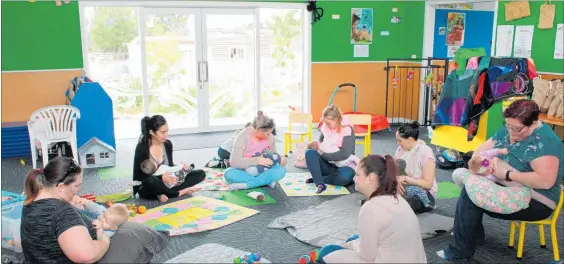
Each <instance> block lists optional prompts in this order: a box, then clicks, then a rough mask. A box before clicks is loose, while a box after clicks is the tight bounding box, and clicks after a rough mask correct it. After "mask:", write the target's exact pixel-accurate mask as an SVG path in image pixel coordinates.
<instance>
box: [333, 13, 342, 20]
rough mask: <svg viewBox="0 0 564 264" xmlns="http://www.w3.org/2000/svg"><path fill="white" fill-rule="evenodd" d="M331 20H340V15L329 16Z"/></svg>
mask: <svg viewBox="0 0 564 264" xmlns="http://www.w3.org/2000/svg"><path fill="white" fill-rule="evenodd" d="M331 18H332V19H341V15H339V14H333V15H331Z"/></svg>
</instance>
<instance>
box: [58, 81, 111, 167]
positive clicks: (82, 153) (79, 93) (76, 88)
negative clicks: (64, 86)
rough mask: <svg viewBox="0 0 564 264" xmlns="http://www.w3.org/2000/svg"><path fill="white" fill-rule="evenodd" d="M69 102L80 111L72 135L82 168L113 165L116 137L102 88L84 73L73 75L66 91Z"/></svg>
mask: <svg viewBox="0 0 564 264" xmlns="http://www.w3.org/2000/svg"><path fill="white" fill-rule="evenodd" d="M65 95H66V97H67V100H68V101H69V102H70V104H71V105H72V106H74V107H76V108H78V109H79V110H80V116H81V117H80V119H79V120H77V121H76V138H77V146H78V156H79V162H80V165H82V166H83V168H102V167H113V166H115V165H116V157H115V155H116V139H115V134H114V113H113V104H112V99H111V98H110V96H109V95H108V94H107V93H106V91H105V90H104V88H102V86H101V85H100V84H99V83H97V82H92V80H90V79H88V77H86V76H82V77H79V78H75V79H74V80H73V81H72V85H71V87H70V88H69V90H67V92H66V94H65Z"/></svg>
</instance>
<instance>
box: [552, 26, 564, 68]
mask: <svg viewBox="0 0 564 264" xmlns="http://www.w3.org/2000/svg"><path fill="white" fill-rule="evenodd" d="M554 59H555V60H561V59H564V24H558V25H556V39H555V40H554Z"/></svg>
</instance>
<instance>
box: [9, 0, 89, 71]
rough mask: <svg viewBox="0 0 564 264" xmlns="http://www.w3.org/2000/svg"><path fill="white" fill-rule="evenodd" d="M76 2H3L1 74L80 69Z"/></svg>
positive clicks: (81, 65) (78, 24)
mask: <svg viewBox="0 0 564 264" xmlns="http://www.w3.org/2000/svg"><path fill="white" fill-rule="evenodd" d="M79 21H80V19H79V14H78V2H77V1H72V2H71V3H70V4H64V5H62V6H56V5H55V1H37V2H34V3H30V2H28V1H19V2H12V1H10V2H7V1H2V71H20V70H46V69H79V68H82V67H83V64H82V45H81V39H80V22H79Z"/></svg>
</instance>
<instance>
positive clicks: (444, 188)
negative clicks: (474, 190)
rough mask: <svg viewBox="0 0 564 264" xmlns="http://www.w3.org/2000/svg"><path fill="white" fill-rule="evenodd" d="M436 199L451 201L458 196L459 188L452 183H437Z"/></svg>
mask: <svg viewBox="0 0 564 264" xmlns="http://www.w3.org/2000/svg"><path fill="white" fill-rule="evenodd" d="M438 185H439V193H438V194H437V199H452V198H458V197H459V196H460V187H458V185H456V184H455V183H452V182H439V183H438Z"/></svg>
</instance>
